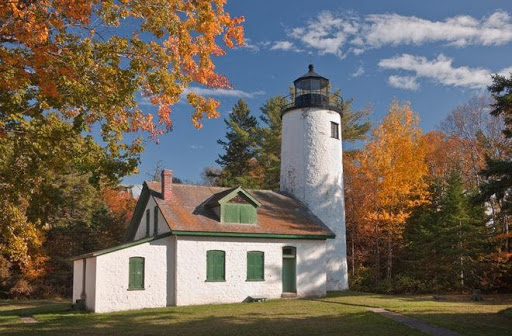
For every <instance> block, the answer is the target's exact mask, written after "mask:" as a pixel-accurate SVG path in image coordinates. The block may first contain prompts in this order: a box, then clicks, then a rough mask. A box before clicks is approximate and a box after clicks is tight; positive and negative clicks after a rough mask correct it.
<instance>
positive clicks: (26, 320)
mask: <svg viewBox="0 0 512 336" xmlns="http://www.w3.org/2000/svg"><path fill="white" fill-rule="evenodd" d="M20 319H21V322H23V323H39V321H37V320H36V319H35V318H33V317H32V316H20Z"/></svg>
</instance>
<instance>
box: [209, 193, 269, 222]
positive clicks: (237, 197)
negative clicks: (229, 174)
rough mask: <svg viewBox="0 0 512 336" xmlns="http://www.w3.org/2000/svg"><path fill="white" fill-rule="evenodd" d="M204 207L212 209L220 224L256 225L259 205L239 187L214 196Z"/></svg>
mask: <svg viewBox="0 0 512 336" xmlns="http://www.w3.org/2000/svg"><path fill="white" fill-rule="evenodd" d="M205 206H206V207H209V208H213V210H214V212H215V213H216V214H217V215H218V216H219V219H220V221H221V222H222V223H229V224H256V223H257V221H258V218H257V208H258V207H259V206H260V203H259V202H258V201H257V200H256V199H255V198H254V197H253V196H252V195H251V194H249V193H248V192H247V191H245V190H244V189H242V188H241V187H238V188H233V189H228V190H226V191H223V192H220V193H218V194H216V195H214V196H213V197H212V198H211V199H210V200H209V201H208V203H207V204H206V205H205Z"/></svg>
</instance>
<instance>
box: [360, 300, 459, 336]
mask: <svg viewBox="0 0 512 336" xmlns="http://www.w3.org/2000/svg"><path fill="white" fill-rule="evenodd" d="M365 308H366V309H368V310H369V311H372V312H374V313H377V314H380V315H382V316H385V317H387V318H390V319H392V320H395V321H397V322H400V323H402V324H405V325H407V326H409V327H411V328H414V329H418V330H420V331H423V332H424V333H427V334H429V335H432V336H461V334H459V333H456V332H455V331H451V330H449V329H445V328H442V327H438V326H435V325H432V324H429V323H426V322H423V321H420V320H418V319H415V318H412V317H408V316H405V315H402V314H398V313H395V312H392V311H389V310H386V309H382V308H374V307H365Z"/></svg>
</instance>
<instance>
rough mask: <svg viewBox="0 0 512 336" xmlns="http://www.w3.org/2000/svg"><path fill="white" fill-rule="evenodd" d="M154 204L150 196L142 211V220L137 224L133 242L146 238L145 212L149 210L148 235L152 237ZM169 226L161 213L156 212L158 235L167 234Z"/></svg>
mask: <svg viewBox="0 0 512 336" xmlns="http://www.w3.org/2000/svg"><path fill="white" fill-rule="evenodd" d="M155 206H156V202H155V199H154V198H153V197H152V196H150V197H149V200H148V204H147V205H146V208H145V209H144V213H143V215H142V219H141V221H140V223H139V226H138V228H137V232H136V233H135V238H134V239H133V240H139V239H143V238H146V210H147V209H149V213H150V215H149V235H150V236H153V235H154V220H155V217H154V214H153V211H155ZM169 231H170V230H169V226H168V225H167V223H166V222H165V219H164V216H163V215H162V212H161V211H158V234H162V233H165V232H169Z"/></svg>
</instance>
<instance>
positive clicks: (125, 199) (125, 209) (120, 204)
mask: <svg viewBox="0 0 512 336" xmlns="http://www.w3.org/2000/svg"><path fill="white" fill-rule="evenodd" d="M102 198H103V201H104V202H105V204H106V205H107V207H108V208H109V210H110V211H111V212H112V213H113V215H114V217H115V218H118V219H120V220H121V221H124V222H125V223H126V224H127V223H128V222H129V221H130V219H131V218H132V215H133V210H134V209H135V204H136V203H137V201H136V200H135V199H134V198H133V195H132V193H131V192H129V191H125V190H116V189H112V188H108V187H107V188H103V190H102Z"/></svg>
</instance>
